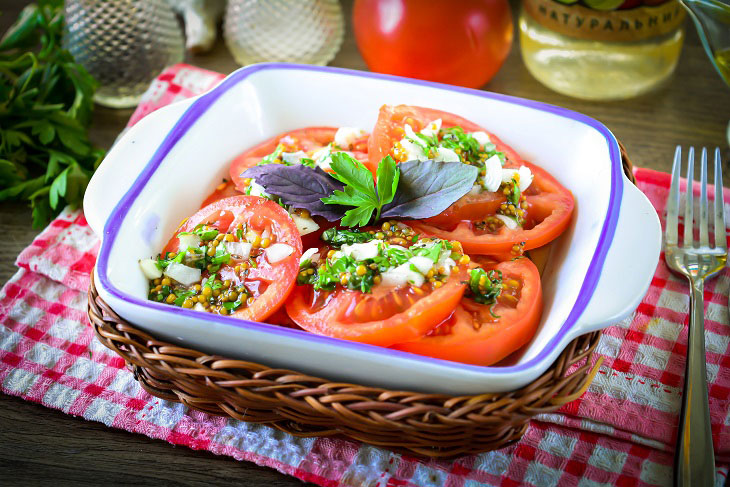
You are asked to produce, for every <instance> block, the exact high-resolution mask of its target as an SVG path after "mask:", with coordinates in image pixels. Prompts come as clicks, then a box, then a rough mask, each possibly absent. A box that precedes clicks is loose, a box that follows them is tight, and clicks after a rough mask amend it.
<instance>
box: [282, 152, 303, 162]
mask: <svg viewBox="0 0 730 487" xmlns="http://www.w3.org/2000/svg"><path fill="white" fill-rule="evenodd" d="M305 157H307V153H306V152H304V151H301V150H299V151H296V152H282V153H281V160H282V161H284V162H288V163H289V164H301V160H302V159H303V158H305Z"/></svg>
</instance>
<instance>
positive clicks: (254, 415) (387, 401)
mask: <svg viewBox="0 0 730 487" xmlns="http://www.w3.org/2000/svg"><path fill="white" fill-rule="evenodd" d="M88 312H89V319H90V321H91V324H92V326H93V327H94V330H95V331H96V336H97V338H98V339H99V340H100V341H101V342H102V343H103V344H104V345H105V346H106V347H107V348H109V349H111V350H113V351H114V352H116V353H117V354H119V355H120V356H121V357H122V358H124V360H126V361H127V364H128V365H129V366H130V369H131V370H132V371H133V373H134V376H135V378H136V379H137V380H138V381H139V382H140V384H141V385H142V387H143V388H144V389H145V390H146V391H147V392H149V393H150V394H152V395H154V396H157V397H161V398H163V399H167V400H170V401H176V402H181V403H183V404H185V405H186V406H188V407H191V408H193V409H198V410H200V411H204V412H206V413H211V414H216V415H222V416H230V417H232V418H235V419H238V420H241V421H249V422H254V423H266V424H268V425H270V426H273V427H275V428H278V429H280V430H282V431H286V432H287V433H291V434H293V435H297V436H330V435H343V436H345V437H348V438H353V439H356V440H360V441H363V442H365V443H370V444H372V445H378V446H383V447H387V448H390V449H392V450H395V451H403V452H407V453H409V454H412V455H413V454H416V455H422V456H428V457H450V456H456V455H465V454H473V453H480V452H484V451H488V450H495V449H498V448H502V447H504V446H506V445H508V444H510V443H512V442H514V441H517V440H518V439H519V438H520V437H521V436H522V435H523V434H524V432H525V430H526V429H527V422H528V421H529V420H530V418H532V417H533V416H535V415H536V414H540V413H547V412H551V411H555V410H556V409H558V408H559V407H560V406H562V405H563V404H565V403H567V402H570V401H572V400H574V399H576V398H577V397H579V396H580V395H581V394H582V393H583V392H584V391H585V389H586V388H587V387H588V384H590V382H591V380H592V379H593V376H594V375H595V372H596V370H597V369H598V365H599V364H598V363H597V364H595V365H594V366H593V368H592V370H589V369H591V367H590V356H591V355H592V353H593V349H594V348H595V346H596V344H597V343H598V339H599V337H600V332H594V333H591V334H588V335H584V336H582V337H579V338H577V339H575V340H574V341H573V342H571V343H570V344H569V345H568V347H567V348H566V349H565V350H564V351H563V353H562V354H561V355H560V357H559V358H558V359H557V360H556V361H555V363H554V364H553V365H552V366H551V367H550V368H549V369H548V371H547V372H545V373H544V374H543V375H542V376H541V377H539V378H538V379H537V380H535V381H534V382H533V383H531V384H529V385H528V386H526V387H524V388H522V389H520V390H517V391H514V392H508V393H497V394H494V393H492V394H480V395H473V396H450V395H446V394H424V393H418V392H407V391H390V390H387V389H381V388H376V387H367V386H362V385H357V384H343V383H334V382H329V381H328V380H326V379H322V378H319V377H311V376H308V375H305V374H302V373H299V372H294V371H290V370H282V369H271V368H268V367H266V366H265V365H260V364H256V363H251V362H244V361H241V360H229V359H226V358H224V357H219V356H211V355H207V354H204V353H202V352H198V351H195V350H190V349H186V348H181V347H178V346H175V345H171V344H169V343H165V342H162V341H159V340H156V339H155V338H154V337H152V336H150V335H148V334H147V333H144V332H143V331H140V330H138V329H137V328H135V327H134V326H132V325H131V324H129V323H127V322H126V321H125V320H124V319H123V318H121V317H119V315H117V314H116V313H115V312H114V311H113V310H112V309H111V308H109V306H108V305H107V304H106V303H105V302H104V300H102V299H101V298H100V297H99V295H98V294H97V291H96V287H95V284H94V282H93V276H92V283H91V286H90V288H89V309H88ZM575 364H579V366H578V367H576V368H575V369H574V370H569V369H571V367H572V366H573V365H575Z"/></svg>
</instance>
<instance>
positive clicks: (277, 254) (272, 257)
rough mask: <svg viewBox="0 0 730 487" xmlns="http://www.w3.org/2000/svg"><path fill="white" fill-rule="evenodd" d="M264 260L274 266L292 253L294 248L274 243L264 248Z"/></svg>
mask: <svg viewBox="0 0 730 487" xmlns="http://www.w3.org/2000/svg"><path fill="white" fill-rule="evenodd" d="M265 252H266V259H267V260H268V261H269V263H270V264H276V263H277V262H281V261H282V260H284V259H286V258H287V257H289V256H290V255H291V254H293V253H294V247H292V246H291V245H288V244H285V243H275V244H272V245H270V246H269V247H266V250H265Z"/></svg>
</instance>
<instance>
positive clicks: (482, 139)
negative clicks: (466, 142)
mask: <svg viewBox="0 0 730 487" xmlns="http://www.w3.org/2000/svg"><path fill="white" fill-rule="evenodd" d="M469 135H471V136H472V137H474V139H475V140H476V141H477V142H479V148H480V149H484V146H485V145H487V144H488V143H490V142H491V140H489V135H487V133H486V132H483V131H479V132H472V133H471V134H469Z"/></svg>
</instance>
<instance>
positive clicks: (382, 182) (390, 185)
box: [376, 156, 400, 217]
mask: <svg viewBox="0 0 730 487" xmlns="http://www.w3.org/2000/svg"><path fill="white" fill-rule="evenodd" d="M376 176H377V179H378V185H377V189H378V199H379V200H380V203H381V204H383V205H384V204H387V203H390V202H391V201H393V197H395V190H396V188H397V187H398V181H399V179H400V171H399V170H398V167H397V166H396V165H395V161H394V160H393V158H391V157H390V156H386V157H385V158H384V159H383V160H382V161H380V164H378V171H377V174H376ZM379 216H380V215H378V217H379Z"/></svg>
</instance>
